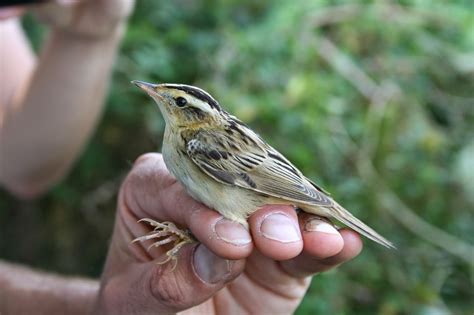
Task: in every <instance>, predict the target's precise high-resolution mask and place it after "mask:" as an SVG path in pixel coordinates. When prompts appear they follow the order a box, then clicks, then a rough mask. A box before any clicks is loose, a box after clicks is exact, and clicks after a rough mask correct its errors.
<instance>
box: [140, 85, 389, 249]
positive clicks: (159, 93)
mask: <svg viewBox="0 0 474 315" xmlns="http://www.w3.org/2000/svg"><path fill="white" fill-rule="evenodd" d="M133 83H134V84H136V85H137V86H138V87H140V88H142V89H143V90H145V91H146V92H147V93H148V94H149V95H150V96H151V97H152V98H153V99H154V100H155V101H156V103H157V104H158V106H159V108H160V110H161V112H162V114H163V117H164V119H165V121H166V128H165V135H164V139H163V150H162V153H163V157H164V160H165V163H166V166H167V167H168V169H169V170H170V172H171V173H172V174H173V175H174V176H175V177H176V178H177V179H178V180H179V181H180V182H181V183H182V184H183V186H184V187H185V188H186V190H187V192H188V193H189V194H190V195H191V196H192V197H193V198H195V199H196V200H198V201H200V202H202V203H204V204H205V205H207V206H208V207H210V208H212V209H215V210H216V211H218V212H219V213H221V214H222V215H223V216H224V217H226V218H228V219H231V220H234V221H238V222H240V223H242V224H244V225H247V221H246V219H247V217H248V216H249V215H250V214H251V213H252V212H253V211H255V210H256V209H258V208H259V207H261V206H262V205H264V204H291V205H294V206H296V207H298V208H300V209H302V210H303V211H305V212H308V213H313V214H316V215H320V216H324V217H328V218H335V219H337V220H338V221H340V222H342V223H344V224H345V225H347V226H349V227H350V228H352V229H354V230H355V231H357V232H359V233H361V234H362V235H364V236H366V237H367V238H369V239H371V240H373V241H375V242H377V243H379V244H382V245H384V246H386V247H389V248H393V247H394V246H393V244H392V243H391V242H390V241H388V240H386V239H385V238H383V237H382V236H380V235H379V234H378V233H377V232H375V231H374V230H373V229H371V228H370V227H368V226H367V225H366V224H364V223H363V222H362V221H360V220H359V219H357V218H356V217H355V216H353V215H352V214H351V213H350V212H349V211H347V210H346V209H344V208H343V207H342V206H340V205H339V204H338V203H337V202H336V201H335V200H334V199H332V198H331V197H330V196H329V194H328V193H327V192H326V191H324V190H323V189H322V188H320V187H319V186H317V185H316V184H314V183H313V182H312V181H310V180H309V179H307V178H306V177H305V176H304V175H303V174H302V173H301V172H300V171H299V170H298V169H297V168H296V167H295V166H294V165H293V164H292V163H291V162H290V161H288V160H287V159H286V158H285V157H284V156H283V155H282V154H281V153H279V152H278V151H277V150H275V149H274V148H273V147H271V146H270V145H269V144H267V143H266V142H265V141H264V140H263V139H262V138H261V137H260V136H259V135H257V134H256V133H255V132H254V131H252V130H251V129H250V128H249V127H247V126H246V125H245V124H244V123H242V122H241V121H240V120H238V119H237V118H236V117H234V116H232V115H230V114H229V113H227V112H226V111H225V110H223V109H222V108H221V107H220V105H219V103H218V102H217V101H216V100H215V99H214V98H213V97H212V96H211V95H209V94H208V93H207V92H205V91H204V90H202V89H199V88H197V87H194V86H189V85H183V84H150V83H146V82H141V81H133ZM139 240H140V238H139Z"/></svg>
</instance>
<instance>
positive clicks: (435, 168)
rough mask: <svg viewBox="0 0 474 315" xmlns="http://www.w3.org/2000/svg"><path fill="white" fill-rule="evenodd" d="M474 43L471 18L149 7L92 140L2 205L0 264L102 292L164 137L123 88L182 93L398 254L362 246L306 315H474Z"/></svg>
mask: <svg viewBox="0 0 474 315" xmlns="http://www.w3.org/2000/svg"><path fill="white" fill-rule="evenodd" d="M28 24H29V25H30V27H29V29H34V23H33V22H31V21H28ZM473 29H474V11H473V9H472V4H470V2H469V1H416V0H413V1H412V0H410V1H408V0H407V1H401V2H400V4H395V3H394V2H392V1H390V2H389V1H380V2H379V1H377V2H376V1H351V2H345V1H329V0H319V1H311V2H310V1H302V0H301V1H258V2H255V1H249V0H244V1H231V0H228V1H217V2H216V1H205V0H202V1H173V2H172V1H138V3H137V7H136V10H135V13H134V15H133V16H132V18H131V20H130V25H129V28H128V32H127V34H126V36H125V39H124V42H123V45H122V49H121V51H120V53H119V56H118V59H117V64H116V68H115V73H114V75H113V78H112V84H111V92H110V96H109V98H108V101H107V108H106V111H105V115H104V118H103V120H102V123H101V124H100V126H99V128H98V130H97V132H96V134H95V136H94V137H93V139H92V141H91V142H90V144H89V146H88V148H87V150H86V151H85V152H84V154H83V156H82V157H81V159H80V160H79V161H78V163H77V164H76V166H75V168H74V169H73V171H72V173H71V174H70V175H69V176H68V178H67V179H65V180H64V181H63V182H62V183H61V184H60V185H58V187H56V188H55V189H54V190H53V191H52V192H50V193H49V194H48V195H47V196H46V197H44V198H43V199H42V200H40V201H38V202H34V203H28V204H26V203H22V202H19V201H16V200H14V199H13V198H12V197H8V196H7V195H6V193H2V195H1V198H0V207H1V209H6V210H5V211H4V210H2V211H0V222H2V230H1V232H0V236H1V238H0V252H1V253H2V256H3V257H5V258H6V259H10V260H17V261H21V262H25V263H30V264H32V265H35V266H38V267H41V268H46V269H50V270H55V271H60V272H68V273H81V274H87V275H91V276H98V275H99V274H100V271H101V266H102V263H103V259H104V256H105V255H106V250H107V240H108V238H109V236H110V234H111V229H112V226H113V219H114V204H115V200H114V199H115V194H116V191H117V189H118V185H119V183H120V180H121V178H122V176H123V175H124V174H126V172H127V170H128V169H129V168H130V164H131V163H132V162H133V160H134V159H135V158H136V157H138V156H139V155H140V154H142V153H144V152H148V151H155V150H158V149H159V147H160V143H161V137H162V134H163V126H164V125H163V121H162V120H161V117H160V115H159V113H158V110H157V109H156V107H155V106H154V104H153V102H152V101H151V100H150V99H149V98H148V97H147V96H146V95H144V94H143V93H141V92H140V91H138V89H136V88H135V87H133V86H132V85H131V84H130V83H129V82H130V80H132V79H140V80H145V81H152V82H179V83H189V84H194V85H198V86H200V87H202V88H204V89H206V90H208V91H210V92H211V93H212V94H213V95H214V96H215V97H216V98H217V99H218V100H220V102H221V104H222V105H223V106H224V107H225V108H227V109H228V110H229V111H230V112H232V113H234V114H235V115H237V116H239V117H240V118H241V119H243V120H244V121H245V122H247V123H248V124H250V125H251V126H252V127H253V128H254V129H255V130H257V131H258V132H259V133H260V134H262V136H263V137H264V138H265V139H267V140H268V141H269V142H270V143H271V144H272V145H274V146H275V147H276V148H278V149H279V150H281V151H282V152H283V153H284V154H285V155H286V156H288V157H289V158H290V159H291V160H292V161H294V163H295V164H296V165H297V166H299V167H300V168H301V169H302V170H303V171H304V172H305V173H306V174H307V175H308V176H309V177H310V178H312V179H314V180H316V181H317V182H318V183H320V184H321V185H322V186H323V187H325V188H326V189H327V190H329V191H331V192H332V193H333V195H334V196H335V198H336V199H338V200H339V201H340V202H341V203H342V204H343V205H345V207H346V208H348V209H350V210H351V211H352V212H353V213H355V214H356V215H358V216H359V217H360V218H361V219H363V220H364V221H366V222H367V223H369V225H371V226H373V227H374V228H375V229H376V230H377V231H379V232H381V234H382V235H384V236H386V237H387V238H389V239H391V240H393V241H394V242H395V243H396V244H397V245H398V247H399V250H397V251H387V250H385V249H383V248H381V247H379V246H377V245H375V244H373V243H369V242H367V243H366V247H365V250H364V251H363V253H362V254H361V255H360V256H359V257H358V258H357V259H355V260H354V261H353V262H351V263H348V264H346V265H344V266H342V267H340V268H338V269H337V270H336V271H331V272H329V273H327V274H322V275H319V276H317V277H315V278H314V281H313V284H312V286H311V288H310V290H309V292H308V294H307V297H306V299H305V300H304V302H303V304H302V305H301V307H300V308H299V310H298V312H297V313H298V314H384V315H391V314H472V311H473V310H474V288H473V282H472V277H473V264H474V262H473V260H472V259H473V256H474V253H472V252H471V253H469V252H464V257H461V256H463V254H462V253H461V254H459V252H455V250H453V248H455V247H456V246H458V245H459V244H461V243H463V242H465V243H470V244H472V243H473V242H474V227H473V223H474V221H473V212H472V210H473V209H474V198H473V196H474V185H473V183H474V164H473V161H474V149H473V148H474V142H473V140H472V139H473V135H474V132H473V131H474V108H473V106H474V95H473V89H472V87H473V86H474V82H473V74H474V55H473V51H474V35H473V34H474V32H473V31H472V30H473ZM30 33H31V34H32V36H33V37H34V40H36V41H38V37H39V36H41V34H39V33H38V32H30ZM328 45H329V46H328ZM360 75H362V77H360ZM393 196H397V197H398V198H399V199H396V198H395V199H394V198H391V197H393ZM404 206H406V207H407V208H408V209H406V211H408V212H409V213H411V214H416V215H417V216H418V217H419V218H420V220H418V221H417V220H401V219H400V217H406V212H405V211H403V210H402V208H403V207H404ZM403 209H405V208H403ZM420 224H428V225H429V227H437V228H439V229H441V230H443V231H445V232H447V233H449V234H451V235H452V236H455V237H456V238H455V239H450V240H452V241H453V242H452V243H449V244H450V245H452V246H443V244H442V243H443V241H442V236H440V234H439V233H432V234H430V235H426V234H425V231H426V230H424V229H422V228H421V227H420ZM413 230H415V231H419V232H420V233H413ZM25 231H26V233H25ZM430 231H432V230H430ZM435 232H437V230H435ZM423 236H424V237H423ZM8 240H10V241H8ZM11 240H17V241H15V242H12V241H11ZM464 248H468V249H471V250H472V245H471V247H464ZM466 257H467V258H466Z"/></svg>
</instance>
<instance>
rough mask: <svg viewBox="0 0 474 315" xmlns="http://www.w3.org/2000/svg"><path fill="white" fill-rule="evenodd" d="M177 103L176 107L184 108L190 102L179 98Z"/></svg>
mask: <svg viewBox="0 0 474 315" xmlns="http://www.w3.org/2000/svg"><path fill="white" fill-rule="evenodd" d="M175 101H176V105H177V106H179V107H183V106H184V105H186V104H187V103H188V101H187V100H186V99H185V98H184V97H181V96H180V97H177V98H176V100H175Z"/></svg>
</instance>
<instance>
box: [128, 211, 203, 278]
mask: <svg viewBox="0 0 474 315" xmlns="http://www.w3.org/2000/svg"><path fill="white" fill-rule="evenodd" d="M138 222H146V223H148V224H149V225H151V226H152V227H154V229H153V230H152V231H150V232H149V233H148V234H146V235H143V236H140V237H137V238H136V239H134V240H133V241H132V243H135V242H143V241H147V240H153V239H158V240H157V241H156V242H154V243H153V244H151V245H150V246H148V250H150V248H152V247H160V246H163V245H165V244H170V243H172V244H173V248H171V249H170V250H168V251H167V252H166V258H165V259H164V260H162V261H160V262H158V264H160V265H162V264H166V263H167V262H170V261H171V262H172V263H173V268H172V270H174V269H175V268H176V265H177V264H178V252H179V250H180V249H181V247H183V246H184V245H186V244H190V243H194V242H195V241H196V240H195V239H194V237H193V236H192V235H191V233H190V232H189V231H187V230H186V231H183V230H181V229H179V228H178V227H177V226H176V225H175V224H174V223H173V222H168V221H166V222H158V221H155V220H152V219H141V220H139V221H138Z"/></svg>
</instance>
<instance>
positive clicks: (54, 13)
mask: <svg viewBox="0 0 474 315" xmlns="http://www.w3.org/2000/svg"><path fill="white" fill-rule="evenodd" d="M134 3H135V0H55V1H49V2H45V3H44V4H38V5H35V6H33V11H34V13H35V14H36V15H37V16H38V18H39V19H40V20H42V21H43V22H45V23H46V24H49V25H50V26H51V27H53V28H55V29H57V30H62V31H65V32H67V33H69V34H71V35H80V36H88V37H101V36H107V35H109V34H111V33H113V32H114V30H116V28H117V27H118V26H120V25H121V24H122V22H124V21H125V20H126V19H127V17H128V16H129V15H130V13H131V12H132V9H133V5H134Z"/></svg>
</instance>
